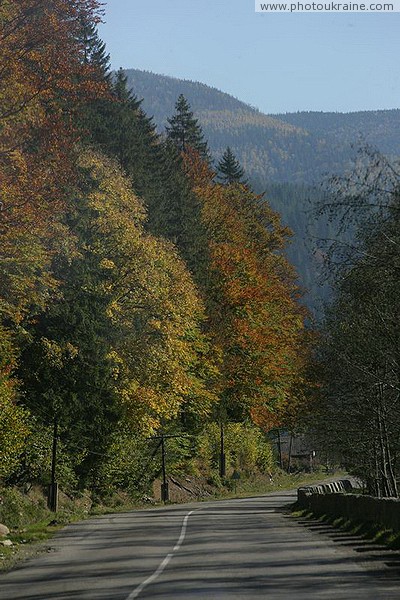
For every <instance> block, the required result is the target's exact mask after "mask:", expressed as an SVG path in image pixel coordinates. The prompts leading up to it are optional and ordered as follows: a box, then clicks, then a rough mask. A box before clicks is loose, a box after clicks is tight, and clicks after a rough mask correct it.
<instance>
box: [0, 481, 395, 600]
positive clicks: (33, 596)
mask: <svg viewBox="0 0 400 600" xmlns="http://www.w3.org/2000/svg"><path fill="white" fill-rule="evenodd" d="M294 499H295V495H294V492H279V493H274V494H270V495H268V496H264V497H258V498H249V499H235V500H224V501H219V502H216V501H215V502H204V503H197V504H187V505H179V506H168V507H165V508H158V509H150V510H142V511H134V512H129V513H123V514H118V515H112V516H104V517H100V518H96V519H92V520H89V521H85V522H82V523H76V524H73V525H70V526H68V527H66V528H65V529H64V530H63V531H62V532H61V533H60V534H59V535H58V536H57V537H56V538H54V539H53V540H52V541H51V543H52V550H51V551H50V552H48V553H47V554H44V555H42V556H40V557H39V558H36V559H34V560H31V561H28V562H26V563H24V564H23V565H21V566H20V567H19V568H18V569H16V570H14V571H12V572H10V573H8V574H4V575H2V576H0V598H1V599H3V600H6V599H7V600H16V599H21V600H22V599H23V600H47V599H52V600H53V599H55V598H56V599H57V600H67V599H68V600H69V599H70V600H76V599H83V598H84V599H91V600H97V599H102V600H106V599H107V600H134V599H135V598H154V599H158V598H160V599H162V600H178V599H180V598H182V600H191V599H192V598H196V599H201V598H204V599H207V600H208V599H213V598H216V599H221V600H222V599H224V600H228V599H229V600H230V599H232V598H268V599H271V600H274V599H275V598H276V599H281V598H287V599H289V598H295V599H296V600H302V599H306V598H307V600H309V598H313V599H315V598H317V599H318V598H325V599H332V598H335V600H336V599H343V600H349V598H351V599H352V600H354V599H360V600H361V599H362V600H368V599H370V600H379V599H384V600H387V599H390V598H393V599H394V598H397V599H398V598H399V597H400V587H399V585H400V584H399V580H396V579H395V578H392V577H387V572H385V571H380V570H379V568H378V569H377V564H378V566H379V565H380V563H379V562H378V563H376V561H375V560H374V561H372V562H368V556H367V554H365V553H364V554H362V555H361V554H357V553H356V552H354V550H353V549H352V548H351V546H349V547H347V546H345V545H343V544H338V543H336V542H335V541H333V540H332V539H330V538H329V537H328V536H327V535H325V534H320V533H316V532H314V531H312V530H311V529H310V528H307V527H304V526H302V525H299V524H298V523H296V521H295V519H293V518H292V517H289V516H288V515H286V514H285V511H284V508H285V506H287V505H288V503H290V502H293V501H294ZM371 564H373V565H374V566H373V567H372V566H371Z"/></svg>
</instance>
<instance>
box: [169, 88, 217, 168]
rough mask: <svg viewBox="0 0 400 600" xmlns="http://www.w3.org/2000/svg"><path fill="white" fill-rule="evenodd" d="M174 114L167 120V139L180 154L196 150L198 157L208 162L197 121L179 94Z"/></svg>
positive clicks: (202, 136) (208, 155) (208, 154)
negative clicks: (190, 149)
mask: <svg viewBox="0 0 400 600" xmlns="http://www.w3.org/2000/svg"><path fill="white" fill-rule="evenodd" d="M175 111H176V112H175V114H174V115H173V116H172V117H171V118H170V119H167V120H168V123H169V126H167V127H166V131H167V136H168V139H170V140H171V141H172V142H173V143H174V144H175V145H176V147H177V148H178V150H179V151H180V152H185V151H186V150H187V149H188V148H192V149H193V150H197V152H198V153H199V154H200V156H201V157H202V158H203V159H205V160H206V161H207V162H209V161H210V152H209V149H208V144H207V142H206V141H205V140H204V135H203V132H202V129H201V126H200V125H199V122H198V120H197V119H196V118H195V117H194V116H193V112H192V111H191V110H190V104H189V103H188V101H187V100H186V98H185V97H184V96H183V94H181V95H180V96H179V98H178V100H177V102H176V104H175Z"/></svg>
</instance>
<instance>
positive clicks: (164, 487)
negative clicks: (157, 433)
mask: <svg viewBox="0 0 400 600" xmlns="http://www.w3.org/2000/svg"><path fill="white" fill-rule="evenodd" d="M161 462H162V477H163V482H162V484H161V500H162V501H163V502H168V500H169V489H168V481H167V471H166V466H165V436H164V434H161Z"/></svg>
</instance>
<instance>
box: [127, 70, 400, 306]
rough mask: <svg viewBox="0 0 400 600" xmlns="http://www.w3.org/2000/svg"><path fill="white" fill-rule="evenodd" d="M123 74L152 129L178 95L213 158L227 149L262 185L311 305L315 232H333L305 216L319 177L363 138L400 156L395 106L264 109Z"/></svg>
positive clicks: (212, 91) (160, 78) (337, 166)
mask: <svg viewBox="0 0 400 600" xmlns="http://www.w3.org/2000/svg"><path fill="white" fill-rule="evenodd" d="M125 73H126V76H127V78H128V85H129V87H130V88H131V89H132V91H133V93H134V94H135V95H136V96H137V97H138V98H140V99H143V102H142V107H143V109H144V110H145V112H146V113H147V114H148V115H149V116H153V118H154V122H155V123H156V125H157V127H158V129H159V130H160V131H164V129H165V126H166V125H167V119H168V117H169V116H170V115H171V114H172V112H173V108H174V103H175V102H176V99H177V98H178V96H179V95H180V94H183V95H184V97H185V98H186V99H187V100H188V102H189V103H190V105H191V107H192V110H193V111H194V113H195V116H196V117H197V118H198V120H199V122H200V124H201V126H202V129H203V132H204V136H205V139H206V140H207V141H208V144H209V148H210V150H211V153H212V155H213V157H214V159H215V160H219V159H220V158H221V156H222V154H223V152H224V151H225V150H226V148H227V147H229V148H230V149H231V150H232V152H233V154H234V155H235V157H236V158H237V159H238V160H239V162H240V164H241V165H242V166H243V167H244V169H245V172H246V176H247V177H248V178H249V180H250V182H251V184H252V186H253V188H254V189H255V191H257V192H259V193H261V192H266V196H267V198H268V200H269V201H270V203H271V205H272V206H273V208H275V209H276V210H278V211H279V213H280V214H281V215H282V219H283V221H284V222H285V223H286V224H287V225H289V226H290V227H291V228H292V229H293V232H294V237H293V240H292V244H291V245H290V247H289V248H288V250H287V252H288V256H289V259H290V260H291V261H292V262H293V263H294V264H295V265H296V267H297V269H298V271H299V273H300V276H301V283H302V285H303V286H304V287H305V288H306V289H307V290H308V291H309V294H308V296H307V302H308V304H309V305H310V306H312V307H313V308H315V307H316V306H318V305H319V304H320V301H321V299H324V298H326V296H327V289H328V288H327V287H324V288H321V287H320V286H319V284H318V274H319V271H320V266H321V265H320V263H319V262H318V259H315V258H314V256H313V254H314V253H315V250H316V248H317V246H318V238H321V237H324V236H327V235H329V236H331V237H332V236H334V235H335V232H334V231H333V230H332V226H331V225H329V224H328V223H326V222H325V221H316V220H315V218H314V217H313V216H312V215H311V209H312V206H313V204H315V203H316V202H317V201H318V200H319V199H320V198H321V192H320V190H319V185H320V182H321V180H322V179H324V178H326V177H327V176H329V175H332V174H336V173H341V172H343V171H345V170H346V169H348V168H350V167H351V164H352V159H353V157H354V156H355V153H356V152H355V148H356V147H357V145H358V144H362V143H365V142H367V143H370V144H371V145H376V146H377V147H378V148H379V149H381V151H382V152H385V153H388V154H390V155H400V135H399V134H400V110H385V111H383V110H382V111H369V112H358V113H349V114H341V113H322V112H299V113H294V114H281V115H266V114H263V113H262V112H260V111H259V110H257V109H256V108H254V107H252V106H249V105H247V104H245V103H243V102H240V101H239V100H238V99H236V98H234V97H233V96H230V95H229V94H226V93H223V92H221V91H219V90H217V89H216V88H212V87H209V86H207V85H204V84H202V83H198V82H193V81H186V80H181V79H176V78H173V77H166V76H164V75H156V74H154V73H149V72H147V71H140V70H138V69H128V70H127V71H125ZM330 229H331V230H330ZM318 255H319V253H318V252H317V256H318Z"/></svg>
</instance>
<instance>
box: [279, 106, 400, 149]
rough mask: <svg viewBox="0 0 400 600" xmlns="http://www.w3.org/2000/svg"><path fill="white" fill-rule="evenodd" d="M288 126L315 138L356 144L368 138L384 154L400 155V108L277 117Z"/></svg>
mask: <svg viewBox="0 0 400 600" xmlns="http://www.w3.org/2000/svg"><path fill="white" fill-rule="evenodd" d="M274 118H277V119H279V120H281V121H284V122H285V123H289V124H290V125H294V126H295V127H301V128H303V129H305V130H307V131H309V132H310V133H314V134H315V135H318V136H321V137H326V138H335V139H336V140H337V141H338V142H340V143H346V144H353V143H354V142H356V141H357V139H359V138H360V136H361V138H365V140H367V141H368V142H369V143H370V144H372V145H374V146H377V147H378V148H379V149H380V150H381V152H384V153H385V154H390V155H393V156H398V155H399V154H400V109H393V110H375V111H372V110H369V111H360V112H352V113H332V112H331V113H324V112H297V113H287V114H281V115H274Z"/></svg>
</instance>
